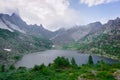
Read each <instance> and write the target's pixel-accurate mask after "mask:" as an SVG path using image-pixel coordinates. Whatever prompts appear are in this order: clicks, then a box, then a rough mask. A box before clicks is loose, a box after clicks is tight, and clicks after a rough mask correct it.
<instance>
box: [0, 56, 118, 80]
mask: <svg viewBox="0 0 120 80" xmlns="http://www.w3.org/2000/svg"><path fill="white" fill-rule="evenodd" d="M118 70H120V64H106V63H104V62H103V61H100V62H98V63H97V64H93V61H92V56H90V57H89V59H88V64H83V65H82V66H78V65H77V64H76V62H75V60H74V58H72V59H71V60H68V59H67V58H64V57H58V58H56V59H55V60H54V62H53V63H51V64H49V65H48V66H46V65H44V64H41V65H35V66H34V67H33V68H31V69H27V68H25V67H19V68H17V69H15V67H14V66H13V65H11V66H10V68H7V69H6V68H5V65H2V66H1V68H0V80H119V79H116V76H115V75H119V73H116V71H118Z"/></svg>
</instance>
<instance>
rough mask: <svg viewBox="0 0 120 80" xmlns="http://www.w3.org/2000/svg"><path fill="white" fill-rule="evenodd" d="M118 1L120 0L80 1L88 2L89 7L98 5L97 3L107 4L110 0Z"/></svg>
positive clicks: (111, 0)
mask: <svg viewBox="0 0 120 80" xmlns="http://www.w3.org/2000/svg"><path fill="white" fill-rule="evenodd" d="M116 1H119V0H80V3H84V4H87V5H88V6H89V7H91V6H96V5H100V4H106V3H110V2H116Z"/></svg>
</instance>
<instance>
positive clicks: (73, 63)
mask: <svg viewBox="0 0 120 80" xmlns="http://www.w3.org/2000/svg"><path fill="white" fill-rule="evenodd" d="M71 65H72V67H73V68H77V67H78V65H77V64H76V61H75V59H74V58H72V59H71Z"/></svg>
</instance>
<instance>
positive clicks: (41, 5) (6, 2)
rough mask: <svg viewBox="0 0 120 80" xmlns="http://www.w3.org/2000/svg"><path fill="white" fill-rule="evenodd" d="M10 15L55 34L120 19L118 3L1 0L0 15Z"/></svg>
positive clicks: (103, 0) (112, 0)
mask: <svg viewBox="0 0 120 80" xmlns="http://www.w3.org/2000/svg"><path fill="white" fill-rule="evenodd" d="M13 12H15V13H16V14H18V15H19V16H20V17H21V18H22V19H23V20H24V21H26V22H27V24H38V25H40V24H42V25H43V26H44V27H45V28H46V29H49V30H52V31H54V30H57V29H59V28H71V27H73V26H76V25H86V24H88V23H92V22H96V21H100V22H101V23H106V22H107V21H108V20H110V19H115V18H116V17H120V0H0V13H5V14H10V15H11V14H12V13H13Z"/></svg>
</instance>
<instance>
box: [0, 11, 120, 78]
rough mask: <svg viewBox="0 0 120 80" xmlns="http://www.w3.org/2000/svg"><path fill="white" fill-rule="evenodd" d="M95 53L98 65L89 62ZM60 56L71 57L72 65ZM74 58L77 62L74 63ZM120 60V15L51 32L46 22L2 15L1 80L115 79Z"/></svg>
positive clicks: (0, 40) (0, 38) (68, 58)
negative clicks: (39, 23)
mask: <svg viewBox="0 0 120 80" xmlns="http://www.w3.org/2000/svg"><path fill="white" fill-rule="evenodd" d="M91 55H92V58H93V62H94V64H88V61H89V56H91ZM62 56H63V57H64V58H65V59H64V58H62V59H63V60H62V59H61V57H62ZM57 58H60V61H63V62H64V60H67V61H66V64H69V65H65V64H64V63H63V62H60V63H57V62H55V60H57ZM72 58H74V59H75V60H74V61H73V62H74V63H75V64H74V65H73V64H71V63H72V62H71V63H70V61H71V60H72ZM102 60H103V61H102ZM119 60H120V18H118V17H117V18H116V19H114V20H109V21H108V22H107V23H105V24H102V23H100V22H94V23H90V24H87V25H83V26H81V25H75V26H73V27H72V28H69V29H64V28H61V29H58V30H56V31H49V30H47V29H45V28H44V26H43V25H42V24H41V25H36V24H34V25H28V24H27V23H26V22H25V21H23V20H22V18H20V16H19V15H17V14H15V13H13V14H12V15H8V14H0V66H1V67H0V80H21V79H23V80H31V78H30V75H32V76H34V79H35V80H39V78H41V80H59V79H58V78H59V77H60V80H64V79H67V80H78V79H79V80H84V79H82V78H85V80H86V78H88V79H90V80H93V79H97V80H101V79H102V80H106V79H107V78H109V80H115V76H116V75H114V74H115V73H116V72H117V71H118V73H117V75H119V69H120V68H119V62H118V61H119ZM58 62H59V59H58ZM117 62H118V63H117ZM59 64H60V65H59ZM56 65H57V67H56ZM58 65H59V66H61V67H59V66H58ZM106 67H109V68H110V69H109V70H108V69H107V68H106ZM27 68H29V69H27ZM87 69H88V70H87ZM37 70H38V71H37ZM42 70H43V72H42V73H39V71H42ZM79 71H80V72H79ZM93 71H95V72H97V74H96V75H94V72H93ZM102 71H103V72H102ZM28 72H30V74H28ZM68 73H69V75H67V74H68ZM109 73H110V74H109ZM113 73H114V74H113ZM34 74H36V75H37V76H35V75H34ZM54 74H56V75H55V77H54V78H53V75H54ZM102 74H106V75H105V77H103V76H101V75H102ZM13 75H14V76H13ZM45 75H49V76H47V77H45ZM21 76H29V77H24V78H23V77H21ZM63 76H65V78H64V79H63V78H62V77H63ZM80 76H82V77H80ZM42 78H43V79H42ZM70 78H71V79H70ZM118 80H119V79H118Z"/></svg>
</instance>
